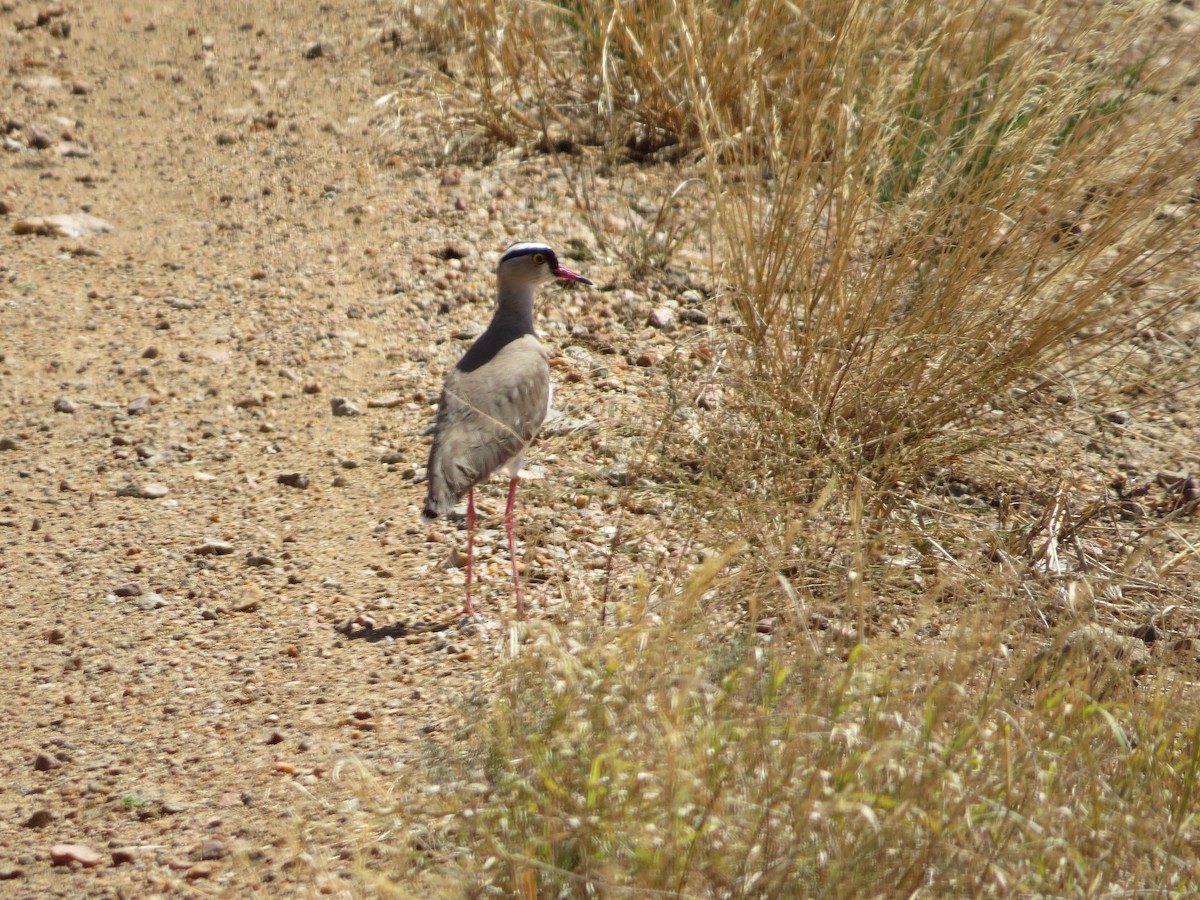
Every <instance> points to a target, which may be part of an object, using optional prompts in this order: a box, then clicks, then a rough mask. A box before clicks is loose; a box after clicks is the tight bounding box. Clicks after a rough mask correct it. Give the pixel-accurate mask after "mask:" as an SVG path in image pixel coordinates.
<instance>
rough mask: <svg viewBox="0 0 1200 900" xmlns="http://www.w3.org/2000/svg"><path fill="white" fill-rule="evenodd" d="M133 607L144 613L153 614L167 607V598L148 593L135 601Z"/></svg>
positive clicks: (152, 592)
mask: <svg viewBox="0 0 1200 900" xmlns="http://www.w3.org/2000/svg"><path fill="white" fill-rule="evenodd" d="M133 605H134V606H136V607H137V608H138V609H140V610H142V611H144V612H153V611H154V610H156V609H162V608H163V607H164V606H166V605H167V598H166V597H164V596H163V595H162V594H156V593H154V591H148V592H147V593H146V594H144V595H143V596H141V597H138V598H137V599H136V600H134V601H133Z"/></svg>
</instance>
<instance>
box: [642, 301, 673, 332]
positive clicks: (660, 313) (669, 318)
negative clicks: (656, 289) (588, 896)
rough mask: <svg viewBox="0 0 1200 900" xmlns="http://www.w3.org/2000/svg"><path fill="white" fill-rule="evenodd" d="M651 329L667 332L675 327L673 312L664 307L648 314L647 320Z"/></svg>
mask: <svg viewBox="0 0 1200 900" xmlns="http://www.w3.org/2000/svg"><path fill="white" fill-rule="evenodd" d="M647 322H648V323H649V324H650V326H651V327H653V328H660V329H662V330H664V331H665V330H667V329H668V328H674V327H675V312H674V311H673V310H670V309H667V308H666V307H665V306H660V307H659V308H658V309H656V310H654V311H653V312H651V313H650V318H649V319H648V320H647Z"/></svg>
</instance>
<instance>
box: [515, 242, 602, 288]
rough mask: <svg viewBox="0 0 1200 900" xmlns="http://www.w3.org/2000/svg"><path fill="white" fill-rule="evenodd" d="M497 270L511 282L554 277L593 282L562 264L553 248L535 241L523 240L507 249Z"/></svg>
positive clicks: (534, 280)
mask: <svg viewBox="0 0 1200 900" xmlns="http://www.w3.org/2000/svg"><path fill="white" fill-rule="evenodd" d="M496 272H497V274H498V275H499V277H500V279H501V280H503V281H507V282H508V283H510V284H531V285H533V284H542V283H544V282H547V281H549V280H550V279H552V278H561V279H562V280H563V281H577V282H579V283H580V284H591V283H592V282H591V281H589V280H588V279H586V278H584V277H583V276H582V275H579V274H577V273H575V272H572V271H571V270H570V269H568V268H566V267H564V266H560V265H559V264H558V257H557V256H556V255H555V253H554V251H553V250H551V249H550V248H549V247H547V246H546V245H545V244H539V243H536V242H533V241H522V242H520V243H518V244H513V245H512V246H511V247H509V248H508V249H507V250H505V251H504V255H503V256H501V257H500V263H499V265H498V266H497V267H496Z"/></svg>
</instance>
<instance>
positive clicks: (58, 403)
mask: <svg viewBox="0 0 1200 900" xmlns="http://www.w3.org/2000/svg"><path fill="white" fill-rule="evenodd" d="M54 411H55V412H60V413H73V412H75V404H74V403H72V402H71V401H70V400H68V399H67V398H66V397H59V398H58V399H57V400H55V401H54Z"/></svg>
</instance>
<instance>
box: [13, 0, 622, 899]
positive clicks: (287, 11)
mask: <svg viewBox="0 0 1200 900" xmlns="http://www.w3.org/2000/svg"><path fill="white" fill-rule="evenodd" d="M341 7H342V8H339V9H336V10H335V9H333V8H331V7H328V6H327V5H325V4H318V3H315V2H303V3H295V4H293V3H273V4H269V8H264V6H263V5H261V4H251V3H234V2H218V3H216V4H209V3H197V2H174V0H167V2H160V3H135V4H111V3H101V2H94V0H91V2H79V3H70V4H67V5H66V6H65V8H63V7H56V5H55V4H43V5H41V6H38V5H34V4H30V3H24V2H19V3H15V4H14V3H12V2H5V3H3V4H2V5H0V47H2V48H3V50H2V56H3V58H4V70H3V72H2V73H0V79H2V80H3V82H4V83H3V86H2V90H0V94H2V96H3V97H4V98H5V99H4V100H3V101H2V102H0V123H4V122H7V129H8V138H9V143H8V145H7V150H6V152H4V153H3V154H2V155H0V199H3V200H4V202H5V204H6V206H7V207H8V208H9V211H8V213H7V215H4V216H0V334H2V335H3V337H2V339H0V439H6V440H5V441H4V443H3V444H2V445H0V446H3V447H4V448H5V449H3V450H0V715H2V716H3V718H4V720H5V726H4V730H5V739H4V740H3V741H2V742H0V878H2V879H4V883H3V885H0V893H3V894H4V895H5V896H7V897H38V898H44V897H82V896H89V897H93V896H94V897H104V896H128V897H149V896H159V895H175V894H177V893H179V894H214V895H222V896H248V895H250V894H251V893H255V892H259V893H261V894H262V895H264V896H287V895H289V894H290V893H293V892H308V891H311V890H312V887H313V885H314V884H315V885H316V886H317V887H318V888H319V889H321V890H322V891H323V892H332V891H334V890H335V889H338V884H339V883H342V875H343V874H344V873H348V872H350V871H352V870H353V869H354V867H355V866H356V865H358V863H356V861H355V860H354V859H353V858H350V857H351V856H352V855H351V854H348V853H347V854H345V858H340V857H339V853H340V852H341V850H342V848H343V847H344V846H346V843H345V842H346V840H347V838H348V837H349V836H350V834H351V832H352V831H353V829H354V828H356V827H359V825H360V824H361V823H360V822H359V821H358V820H356V819H355V817H354V815H353V813H352V801H353V796H354V795H353V791H352V790H350V789H349V787H348V786H347V785H346V783H345V782H344V781H343V780H340V778H339V776H340V775H341V774H342V767H343V766H344V764H345V760H347V759H350V758H353V759H357V760H360V761H362V762H363V763H364V764H365V766H366V767H367V769H368V770H369V771H370V772H372V773H373V774H375V775H379V776H384V777H386V776H389V775H391V774H393V773H395V772H396V771H398V770H399V769H401V768H403V767H404V765H405V762H406V760H408V759H410V758H411V757H412V754H413V753H415V752H416V749H417V748H418V747H419V745H420V743H421V742H424V741H430V740H433V741H446V740H451V739H453V722H454V721H456V720H457V719H458V717H460V716H462V715H463V714H464V713H467V714H469V713H470V709H471V698H472V697H474V696H476V695H478V693H479V691H480V690H481V688H483V687H484V686H486V683H487V679H488V677H489V672H490V669H491V661H492V660H493V659H494V652H495V651H494V645H495V644H496V640H495V638H496V636H497V635H496V632H495V631H493V632H492V633H491V634H490V636H489V635H481V634H479V633H477V632H476V631H474V630H473V629H472V628H468V629H466V630H460V629H459V627H458V626H457V625H453V626H451V627H449V628H448V629H447V630H443V629H442V627H441V626H439V625H437V624H436V623H444V622H448V621H451V620H452V613H453V611H454V609H455V608H456V604H457V603H459V602H461V597H460V593H459V592H460V590H461V587H460V586H461V578H460V576H459V575H458V574H457V573H455V572H446V571H444V570H443V569H442V568H440V565H439V564H440V563H441V562H442V561H443V560H444V559H445V558H446V555H447V548H448V545H447V544H446V543H439V542H437V541H434V542H432V543H431V542H430V541H429V540H427V537H426V535H425V533H424V532H423V531H419V530H418V529H417V528H416V524H415V518H416V512H417V506H416V504H417V503H418V502H419V500H420V497H421V488H420V486H419V485H414V484H413V476H414V473H419V471H420V469H421V467H422V466H423V463H424V458H423V455H424V453H425V447H426V444H425V442H424V441H423V440H422V439H420V438H419V437H418V432H419V430H420V429H421V427H422V426H423V425H424V423H425V422H426V420H427V418H428V417H429V414H430V404H431V403H432V401H433V400H434V399H435V398H436V391H437V385H438V383H439V380H440V373H441V370H442V367H443V366H444V365H445V364H447V363H448V362H450V361H451V360H452V359H453V358H454V357H455V356H456V355H457V353H459V352H461V349H462V347H463V344H462V342H461V340H457V339H456V338H460V337H462V336H464V333H465V334H468V335H469V333H470V331H471V329H472V328H477V327H479V325H480V324H481V323H482V322H484V321H485V320H486V317H487V314H488V307H489V303H490V295H491V283H492V274H491V270H492V266H493V264H494V259H495V256H494V255H491V256H489V255H488V253H489V252H493V251H496V250H498V249H501V248H502V247H503V246H504V245H505V244H506V243H507V242H508V241H509V240H512V239H515V238H516V237H518V236H530V235H534V236H541V237H544V238H546V239H548V240H551V241H555V242H559V243H562V242H565V241H568V240H570V239H571V238H572V237H576V238H578V232H576V231H573V230H572V229H575V228H576V226H575V225H573V224H570V223H571V219H570V218H569V217H567V216H561V217H560V216H558V215H557V212H558V211H561V210H562V209H563V206H564V203H565V201H564V199H563V196H564V193H565V191H564V189H563V187H562V185H561V184H557V183H555V181H554V177H553V172H552V171H549V170H548V169H545V170H539V171H537V172H532V173H527V174H521V173H520V172H518V171H517V169H516V168H515V165H516V164H510V165H509V167H508V169H507V170H505V169H504V168H503V167H501V168H500V169H499V170H493V171H490V172H478V173H467V174H465V175H464V174H462V173H458V174H455V173H447V172H445V171H442V170H440V169H438V168H437V167H436V166H434V165H432V164H431V162H430V161H431V160H432V159H433V158H434V152H435V151H436V149H437V147H436V146H434V145H433V144H432V137H431V135H430V132H429V131H428V130H426V129H424V128H422V127H413V128H412V129H411V130H410V131H408V132H407V133H405V132H404V131H400V132H395V133H392V134H390V135H388V134H386V132H384V131H383V130H382V129H381V128H380V127H379V124H380V122H379V120H377V119H376V117H377V116H382V115H386V116H387V117H388V118H391V117H393V116H394V112H392V111H388V112H386V113H379V112H377V110H376V107H375V101H376V100H377V99H378V98H379V97H380V96H381V95H382V94H385V93H387V92H388V91H389V90H392V89H394V88H395V86H396V85H395V83H389V81H388V79H390V78H395V77H397V73H400V74H401V75H402V74H403V71H404V69H403V65H404V64H403V62H402V57H398V56H397V55H395V51H394V48H392V47H390V46H388V45H384V44H382V43H381V42H380V41H379V29H380V28H381V27H382V26H384V25H386V24H389V23H388V21H387V19H386V15H387V14H388V12H389V9H388V8H386V7H384V6H380V5H378V4H373V3H369V2H356V3H352V4H349V5H348V8H347V5H345V4H342V5H341ZM39 13H42V14H43V15H42V16H41V17H40V18H41V24H40V25H39V24H38V21H39ZM59 13H61V15H60V14H59ZM409 70H410V71H416V70H417V67H416V65H415V64H414V65H412V66H410V67H409ZM377 81H378V82H380V83H378V84H377V83H376V82H377ZM399 83H400V84H401V85H403V84H404V83H405V82H404V81H403V79H401V81H400V82H399ZM410 86H411V83H410ZM415 93H417V92H416V88H415V87H414V94H415ZM401 101H402V104H403V102H405V101H404V100H403V98H401ZM429 102H432V101H429ZM402 108H404V107H403V105H402ZM410 111H411V112H412V114H413V116H414V118H413V120H412V121H413V122H414V123H415V122H416V121H417V118H416V117H418V116H419V115H420V114H421V110H420V108H419V106H416V105H414V106H412V107H411V109H410ZM39 144H40V145H42V146H41V147H40V148H39V147H38V146H37V145H39ZM506 172H508V173H510V174H513V175H514V176H519V177H522V178H526V177H527V178H528V181H527V182H526V183H525V184H523V187H522V191H521V193H520V195H519V196H520V202H519V203H517V202H506V201H508V200H509V198H510V197H511V194H512V192H511V190H510V189H508V188H507V187H506V178H507V175H506V174H505V173H506ZM497 203H499V204H500V205H501V206H503V207H506V208H507V211H503V210H501V209H499V208H498V207H497ZM80 211H86V212H88V213H90V214H91V215H93V216H97V217H99V218H101V219H103V220H105V221H107V222H108V223H110V224H111V225H112V226H113V230H112V232H111V233H109V234H102V235H99V236H95V237H88V238H70V237H45V236H32V235H27V236H18V235H16V234H15V233H14V231H13V223H15V222H17V221H20V220H24V219H28V218H29V217H34V216H46V215H53V214H60V213H77V212H80ZM579 239H580V240H581V238H579ZM447 243H452V244H454V245H455V246H458V247H460V248H462V252H463V253H464V258H463V259H461V260H446V259H441V258H438V256H437V254H438V251H440V250H442V249H443V248H444V247H446V245H447ZM570 255H571V254H570V253H569V252H568V254H567V256H568V257H570ZM580 265H581V267H583V268H585V269H587V271H588V274H590V275H591V276H592V277H593V278H595V279H597V280H600V281H602V280H603V279H604V277H605V275H606V273H605V272H604V271H601V270H600V269H599V263H596V262H593V263H591V264H590V267H589V266H588V264H580ZM580 302H581V301H577V300H575V299H574V298H565V299H563V300H562V302H561V303H560V304H559V305H558V307H557V309H558V312H551V313H549V322H548V329H549V331H550V339H553V337H554V335H555V334H565V333H567V329H568V328H569V327H574V326H573V324H572V323H573V321H574V319H573V316H575V315H576V314H578V315H580V316H582V312H581V307H580V306H579V303H580ZM586 356H587V354H586V353H583V352H582V351H580V352H579V353H578V354H577V355H576V357H573V358H572V360H571V361H570V364H571V365H575V364H576V363H578V364H580V365H582V361H581V360H583V358H584V357H586ZM612 364H613V365H618V366H622V367H624V366H625V362H624V360H623V359H617V360H616V362H614V363H612ZM567 368H570V366H567ZM595 376H596V378H610V380H611V376H610V375H609V373H608V372H606V371H602V370H597V372H596V373H595ZM591 378H592V375H591V373H590V372H586V371H585V375H584V376H581V378H580V379H579V380H581V381H584V382H588V381H589V380H591ZM627 378H628V379H630V380H629V381H627V382H625V383H624V384H623V385H622V386H621V388H620V393H621V394H622V396H624V395H625V394H626V393H628V394H629V396H630V399H631V400H632V401H633V402H636V400H637V398H636V392H637V390H638V389H639V388H638V384H639V382H638V381H637V371H636V367H630V368H629V373H628V374H627ZM630 385H632V387H630ZM586 386H587V385H586V384H584V385H582V386H581V387H580V388H579V389H578V390H574V392H573V388H572V386H571V384H570V383H568V384H567V385H566V386H565V388H564V389H562V391H561V392H560V395H559V396H560V400H559V406H560V408H563V409H564V410H565V411H566V412H567V413H570V414H572V415H576V416H582V417H586V415H587V413H588V411H589V407H587V404H588V403H589V402H591V401H589V400H588V399H587V398H586V396H585V394H584V392H583V388H584V387H586ZM609 387H610V388H611V389H612V390H614V391H616V390H617V388H616V387H615V386H613V385H609ZM335 397H345V398H348V399H349V400H350V401H351V402H352V403H353V404H354V405H355V406H356V407H357V408H358V410H359V411H360V412H361V413H362V414H361V415H355V416H334V415H333V414H332V406H331V401H332V400H333V398H335ZM371 398H379V399H386V400H387V404H386V405H384V406H379V407H376V406H368V402H367V401H368V400H370V399H371ZM566 430H567V429H564V431H566ZM572 433H573V432H572ZM580 435H581V436H577V437H570V438H569V440H571V441H576V442H589V441H590V442H591V443H590V444H589V445H588V446H589V447H590V451H589V452H591V453H592V454H593V455H592V456H590V457H588V459H589V460H590V462H589V463H588V464H589V465H594V466H597V467H599V466H602V465H604V464H605V463H606V462H611V461H612V460H613V459H616V458H617V457H616V455H615V454H612V453H609V455H608V456H607V457H606V455H605V454H606V452H607V450H606V448H605V446H604V442H603V441H599V442H597V441H595V439H594V438H592V437H590V436H589V435H588V432H587V430H586V429H583V430H582V432H580ZM567 439H568V438H562V439H561V441H566V440H567ZM549 441H550V443H549V445H548V447H547V449H546V450H545V453H544V456H543V458H542V459H541V460H538V459H534V460H532V461H533V462H534V463H540V464H545V463H546V462H547V460H550V461H551V462H553V461H554V460H555V459H556V456H555V454H556V453H557V452H562V449H563V448H562V446H559V447H556V446H555V444H554V442H553V441H554V438H553V436H551V437H550V438H549ZM571 459H573V460H575V462H574V463H564V464H563V465H562V466H561V467H560V469H559V471H558V472H557V474H556V478H555V479H554V480H553V483H548V482H534V483H533V484H532V485H531V486H530V487H529V489H528V491H527V493H526V494H525V496H526V497H527V498H528V500H529V505H528V506H527V507H526V510H527V511H526V513H525V515H527V516H528V517H529V518H528V519H527V526H526V527H527V528H529V529H532V531H531V532H530V533H531V534H532V535H534V536H536V541H535V540H533V539H532V538H531V543H537V544H538V545H539V547H538V548H537V550H536V552H533V551H531V552H532V554H533V555H532V556H531V562H530V565H531V566H534V567H536V566H537V565H539V564H540V565H543V566H548V565H552V564H554V561H555V559H556V558H558V557H556V554H558V555H559V556H562V554H564V553H565V551H562V550H561V547H562V545H563V544H564V543H565V539H564V536H565V535H567V534H568V533H574V534H576V535H577V536H578V534H580V533H586V531H587V529H588V528H590V527H591V526H593V525H594V524H595V523H596V522H598V521H600V520H601V519H602V518H603V515H604V506H603V503H602V502H601V500H600V499H597V498H598V497H599V496H600V494H601V493H602V491H600V490H599V489H595V490H593V489H592V488H590V487H589V486H588V484H589V477H588V474H587V472H584V471H582V470H580V469H579V468H578V467H579V466H582V465H584V464H583V463H581V462H579V458H578V456H576V455H572V457H571ZM572 465H575V466H576V468H575V469H572V468H571V466H572ZM293 475H299V476H302V477H298V478H297V477H290V478H289V477H287V476H293ZM280 476H285V479H284V480H285V481H290V482H291V483H290V484H288V483H281V482H280V481H279V478H280ZM305 483H307V487H304V486H302V485H304V484H305ZM499 496H500V495H499V494H498V493H496V494H495V496H493V497H492V498H491V500H490V501H489V504H488V505H489V506H490V507H492V508H493V511H494V509H495V506H496V500H497V498H498V497H499ZM565 500H570V502H569V503H566V502H563V501H565ZM547 506H550V507H553V506H558V507H561V508H564V509H565V510H566V511H562V512H558V513H554V514H551V513H550V512H547V511H546V507H547ZM581 523H582V524H583V526H586V527H585V528H584V529H583V532H581V531H580V524H581ZM571 529H575V532H571ZM451 532H452V529H448V530H447V531H445V532H443V533H441V540H442V541H446V540H449V539H450V537H451ZM437 536H438V535H435V537H437ZM498 538H499V535H498V533H496V532H495V531H490V532H488V533H487V534H485V537H484V557H485V558H486V557H487V556H488V552H487V544H488V543H489V542H490V543H492V544H494V545H495V546H496V547H497V548H499V547H500V544H501V541H500V540H499V539H498ZM601 540H602V538H601ZM589 546H590V545H588V544H587V542H586V540H582V541H577V542H576V548H581V549H580V553H582V554H583V555H586V554H587V553H588V552H593V551H596V550H597V549H598V548H597V547H595V546H592V550H591V551H589V550H588V547H589ZM562 558H565V557H562ZM580 559H583V556H580ZM506 563H507V559H506V557H505V555H504V554H503V553H497V554H496V556H495V558H494V559H493V560H492V562H491V564H490V572H491V582H490V584H491V585H492V590H491V593H490V597H489V602H491V603H493V604H494V603H497V602H499V603H508V602H510V598H509V596H508V595H507V593H506V592H505V582H504V579H503V572H504V566H505V565H506ZM556 590H557V589H556ZM580 591H582V592H583V593H574V592H563V591H561V590H558V593H557V596H555V593H554V590H552V589H550V588H545V587H544V588H541V589H540V599H538V597H539V593H538V591H537V590H535V601H536V603H537V605H540V607H541V614H542V615H560V616H561V615H570V614H573V611H575V610H576V609H577V608H581V607H582V605H585V604H586V602H587V601H588V599H589V597H590V595H588V594H587V593H586V586H584V587H581V588H580ZM364 613H366V614H369V615H372V616H373V617H374V620H375V625H376V627H375V629H374V630H370V629H366V630H364V628H363V627H362V626H361V625H359V626H355V628H354V638H350V637H347V636H346V634H344V633H343V630H344V625H345V623H346V622H347V621H352V620H354V619H355V618H356V617H359V616H361V615H362V614H364ZM367 624H368V625H369V624H370V623H369V622H368V623H367ZM355 638H366V639H355ZM347 804H350V805H347ZM301 836H303V837H305V838H306V839H311V840H313V841H315V842H316V843H318V844H319V845H320V846H321V847H322V849H323V851H324V857H323V858H319V859H318V858H313V857H311V856H306V855H305V853H304V847H303V846H301V844H300V843H299V842H298V839H299V838H300V837H301ZM67 841H78V842H80V843H82V844H85V845H86V846H87V848H90V849H91V850H92V851H95V853H96V854H97V855H98V859H99V862H98V864H97V865H96V866H95V867H84V866H83V865H81V863H80V862H78V861H77V862H72V863H69V864H67V865H58V866H55V865H52V863H51V859H50V850H51V847H52V846H54V845H55V844H58V843H59V842H67ZM68 852H69V853H76V854H77V855H78V856H80V858H83V857H85V856H86V853H85V852H84V851H68ZM314 872H315V874H314ZM314 878H315V881H314Z"/></svg>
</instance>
